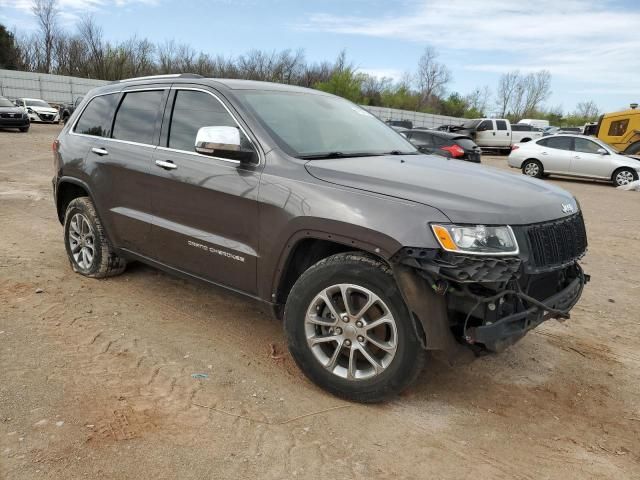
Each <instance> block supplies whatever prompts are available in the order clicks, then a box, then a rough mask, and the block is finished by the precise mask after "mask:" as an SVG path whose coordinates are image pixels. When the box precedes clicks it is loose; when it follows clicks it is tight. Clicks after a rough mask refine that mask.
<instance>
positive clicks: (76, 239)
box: [64, 197, 126, 278]
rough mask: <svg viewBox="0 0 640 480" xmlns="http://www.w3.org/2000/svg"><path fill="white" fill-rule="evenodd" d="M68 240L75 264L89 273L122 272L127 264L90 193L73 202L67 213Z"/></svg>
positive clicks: (107, 274)
mask: <svg viewBox="0 0 640 480" xmlns="http://www.w3.org/2000/svg"><path fill="white" fill-rule="evenodd" d="M64 244H65V248H66V250H67V255H68V257H69V262H70V263H71V267H72V268H73V270H74V271H75V272H77V273H79V274H81V275H84V276H86V277H93V278H103V277H110V276H114V275H118V274H120V273H122V272H123V271H124V269H125V267H126V262H125V261H124V260H123V259H122V258H121V257H119V256H118V255H117V254H116V252H115V250H114V248H113V247H112V246H111V244H110V243H109V240H108V239H107V237H106V235H105V233H104V229H103V227H102V223H101V222H100V219H99V218H98V214H97V213H96V210H95V207H94V206H93V202H92V201H91V199H89V198H88V197H79V198H76V199H74V200H72V201H71V202H70V203H69V206H68V207H67V210H66V213H65V217H64Z"/></svg>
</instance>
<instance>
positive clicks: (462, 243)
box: [431, 225, 519, 255]
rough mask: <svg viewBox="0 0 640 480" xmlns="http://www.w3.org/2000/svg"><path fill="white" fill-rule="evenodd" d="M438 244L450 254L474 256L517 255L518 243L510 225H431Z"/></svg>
mask: <svg viewBox="0 0 640 480" xmlns="http://www.w3.org/2000/svg"><path fill="white" fill-rule="evenodd" d="M431 229H432V230H433V233H434V234H435V236H436V238H437V239H438V242H439V243H440V245H441V246H442V248H444V249H445V250H447V251H448V252H458V253H469V254H473V255H517V254H518V252H519V249H518V242H517V241H516V237H515V235H514V234H513V230H511V227H510V226H508V225H505V226H499V227H492V226H485V225H431Z"/></svg>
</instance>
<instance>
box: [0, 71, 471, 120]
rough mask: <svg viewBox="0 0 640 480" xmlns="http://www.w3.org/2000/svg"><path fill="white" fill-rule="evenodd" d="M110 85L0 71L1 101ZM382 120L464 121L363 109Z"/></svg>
mask: <svg viewBox="0 0 640 480" xmlns="http://www.w3.org/2000/svg"><path fill="white" fill-rule="evenodd" d="M107 83H109V82H107V81H105V80H91V79H88V78H78V77H67V76H64V75H49V74H46V73H32V72H19V71H16V70H2V69H0V95H2V96H3V97H9V98H11V97H14V98H15V97H26V98H41V99H43V100H45V101H47V102H49V103H53V104H58V103H70V102H73V100H75V99H76V97H80V96H83V95H85V94H86V93H87V92H88V91H89V90H91V89H92V88H95V87H99V86H101V85H105V84H107ZM364 108H366V109H367V110H368V111H369V112H371V113H372V114H374V115H375V116H377V117H378V118H380V119H381V120H384V121H386V120H411V121H412V122H413V126H414V127H430V128H434V127H438V126H440V125H446V124H450V123H453V124H458V123H462V122H463V121H464V119H463V118H455V117H445V116H443V115H432V114H430V113H420V112H411V111H407V110H398V109H395V108H385V107H369V106H364Z"/></svg>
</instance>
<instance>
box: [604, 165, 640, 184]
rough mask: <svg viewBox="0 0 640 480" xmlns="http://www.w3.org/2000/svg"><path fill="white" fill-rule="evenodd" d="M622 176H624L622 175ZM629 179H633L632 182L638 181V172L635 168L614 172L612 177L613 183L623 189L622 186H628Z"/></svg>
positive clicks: (623, 168) (625, 168)
mask: <svg viewBox="0 0 640 480" xmlns="http://www.w3.org/2000/svg"><path fill="white" fill-rule="evenodd" d="M621 174H622V175H621ZM624 177H627V179H626V180H623V178H624ZM629 178H631V179H632V180H631V181H632V182H635V181H636V180H638V172H636V171H635V170H634V169H633V168H629V167H622V168H619V169H617V170H616V171H615V172H613V175H612V176H611V181H612V182H613V185H614V186H616V187H621V186H622V185H627V184H628V183H630V182H629V180H628V179H629Z"/></svg>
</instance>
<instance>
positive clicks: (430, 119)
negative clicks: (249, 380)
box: [363, 105, 465, 128]
mask: <svg viewBox="0 0 640 480" xmlns="http://www.w3.org/2000/svg"><path fill="white" fill-rule="evenodd" d="M363 108H366V109H367V110H368V111H369V112H371V113H373V114H374V115H375V116H376V117H378V118H379V119H381V120H384V121H387V120H411V122H413V126H414V127H428V128H434V127H439V126H440V125H448V124H454V125H457V124H460V123H462V122H464V121H465V119H464V118H456V117H445V116H444V115H433V114H431V113H421V112H411V111H409V110H398V109H396V108H386V107H369V106H365V105H363Z"/></svg>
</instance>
